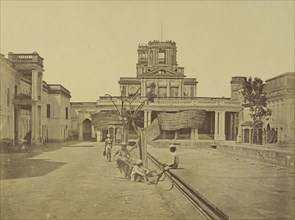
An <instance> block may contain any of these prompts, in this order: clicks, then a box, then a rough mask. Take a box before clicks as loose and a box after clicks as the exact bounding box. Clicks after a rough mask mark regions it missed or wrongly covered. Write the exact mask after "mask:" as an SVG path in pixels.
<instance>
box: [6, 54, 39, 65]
mask: <svg viewBox="0 0 295 220" xmlns="http://www.w3.org/2000/svg"><path fill="white" fill-rule="evenodd" d="M8 59H9V60H10V61H11V62H12V63H15V64H37V65H39V66H41V67H43V58H42V57H40V56H39V54H38V53H36V52H34V53H30V54H27V53H18V54H14V53H11V52H10V53H8Z"/></svg>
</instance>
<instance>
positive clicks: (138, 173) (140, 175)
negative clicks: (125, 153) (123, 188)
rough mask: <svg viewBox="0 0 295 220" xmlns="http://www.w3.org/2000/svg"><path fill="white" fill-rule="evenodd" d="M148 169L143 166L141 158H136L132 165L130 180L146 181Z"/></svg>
mask: <svg viewBox="0 0 295 220" xmlns="http://www.w3.org/2000/svg"><path fill="white" fill-rule="evenodd" d="M148 174H149V170H148V169H146V168H145V167H144V166H143V162H142V160H140V159H138V160H137V161H136V165H135V166H134V167H133V169H132V172H131V181H132V182H142V181H144V182H146V183H147V182H148V179H147V175H148Z"/></svg>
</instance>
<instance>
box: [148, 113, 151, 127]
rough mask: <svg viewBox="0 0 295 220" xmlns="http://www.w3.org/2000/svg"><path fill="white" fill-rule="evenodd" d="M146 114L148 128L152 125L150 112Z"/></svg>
mask: <svg viewBox="0 0 295 220" xmlns="http://www.w3.org/2000/svg"><path fill="white" fill-rule="evenodd" d="M147 114H148V115H147V119H148V121H147V126H149V125H151V123H152V112H151V111H148V112H147Z"/></svg>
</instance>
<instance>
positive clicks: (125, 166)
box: [114, 142, 131, 178]
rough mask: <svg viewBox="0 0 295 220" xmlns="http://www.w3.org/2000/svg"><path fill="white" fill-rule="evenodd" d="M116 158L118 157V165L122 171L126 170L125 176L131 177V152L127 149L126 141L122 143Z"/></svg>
mask: <svg viewBox="0 0 295 220" xmlns="http://www.w3.org/2000/svg"><path fill="white" fill-rule="evenodd" d="M114 158H116V161H117V167H118V168H119V169H120V172H122V171H123V172H124V174H125V178H129V177H130V162H131V156H130V152H129V151H128V149H127V146H126V143H125V142H122V143H121V149H119V150H118V151H117V152H116V153H115V155H114Z"/></svg>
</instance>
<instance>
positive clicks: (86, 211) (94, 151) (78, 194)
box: [1, 143, 203, 220]
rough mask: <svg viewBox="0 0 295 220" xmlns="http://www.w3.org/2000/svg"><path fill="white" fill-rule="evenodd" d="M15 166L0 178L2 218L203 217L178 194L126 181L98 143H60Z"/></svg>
mask: <svg viewBox="0 0 295 220" xmlns="http://www.w3.org/2000/svg"><path fill="white" fill-rule="evenodd" d="M5 158H7V157H5ZM3 160H5V159H3V157H2V161H1V163H2V164H5V163H6V162H7V161H3ZM8 162H9V161H8ZM17 163H19V165H18V166H16V165H15V163H14V166H15V169H16V173H17V170H18V175H16V176H13V175H12V176H13V178H5V179H2V180H1V219H13V220H15V219H188V218H190V219H203V218H202V216H201V215H200V214H199V213H198V212H195V211H193V209H190V208H189V207H188V205H187V204H186V202H185V200H183V198H181V197H180V196H179V194H177V192H173V190H172V191H169V192H168V191H166V190H165V189H164V188H165V187H164V186H163V185H162V186H161V185H160V184H159V185H157V186H156V185H147V184H144V183H132V182H130V181H128V180H127V179H125V178H124V177H123V175H122V174H120V172H119V171H118V170H117V168H116V167H115V163H114V162H107V161H106V159H105V158H104V157H102V144H97V143H95V144H94V143H79V144H74V145H70V146H67V144H62V146H61V148H59V149H57V150H54V151H50V152H43V153H41V154H39V155H37V156H34V157H32V158H29V159H24V160H22V159H19V160H18V161H17ZM3 169H4V168H3V167H2V170H1V171H2V172H5V170H3ZM19 170H21V172H22V174H23V175H22V174H20V173H19ZM10 172H11V170H10ZM26 173H29V174H30V175H27V176H26V175H25V174H26Z"/></svg>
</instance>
